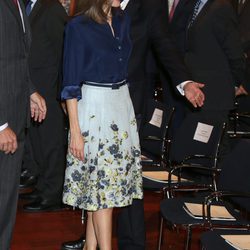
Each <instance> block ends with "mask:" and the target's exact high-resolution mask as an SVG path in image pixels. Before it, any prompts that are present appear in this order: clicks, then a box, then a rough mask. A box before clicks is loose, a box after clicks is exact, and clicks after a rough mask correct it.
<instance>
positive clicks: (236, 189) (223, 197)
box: [158, 140, 250, 250]
mask: <svg viewBox="0 0 250 250" xmlns="http://www.w3.org/2000/svg"><path fill="white" fill-rule="evenodd" d="M249 152H250V141H247V140H240V142H239V143H238V144H237V145H236V146H235V148H234V149H233V150H232V152H231V153H230V154H229V155H228V156H227V157H226V158H225V159H224V160H223V162H222V163H221V164H222V165H221V169H222V170H221V173H220V176H219V180H218V189H219V190H222V191H215V192H212V193H211V194H210V195H209V196H207V197H205V198H204V197H202V196H200V197H199V196H198V197H192V198H187V197H184V198H170V199H164V200H163V201H162V202H161V205H160V211H161V215H162V218H163V219H164V221H166V223H168V224H169V225H171V226H173V227H178V226H179V227H182V228H185V229H186V230H187V238H186V244H185V249H186V250H187V249H189V248H190V243H191V237H192V229H193V228H194V227H203V228H213V227H219V228H224V227H230V226H231V227H235V228H244V229H249V225H250V222H249V220H247V219H245V218H243V217H242V214H241V212H240V210H238V207H235V204H237V206H240V207H241V208H244V210H245V211H246V212H249V211H250V182H249V174H250V168H249V156H248V155H249ZM213 171H214V169H211V172H213ZM229 198H230V199H229ZM187 203H192V204H202V209H201V212H202V215H201V218H199V219H198V218H196V217H195V216H191V215H190V213H188V212H187ZM212 204H213V206H214V205H217V206H218V205H219V206H221V207H222V208H223V209H224V207H225V208H226V209H227V211H229V213H230V214H231V215H232V216H233V217H234V218H233V220H229V219H225V220H221V219H218V218H217V219H216V218H213V217H212V216H211V205H212ZM236 208H237V209H236ZM213 209H214V208H213ZM158 246H159V247H158V249H161V237H160V238H159V245H158Z"/></svg>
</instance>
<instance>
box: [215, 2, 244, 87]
mask: <svg viewBox="0 0 250 250" xmlns="http://www.w3.org/2000/svg"><path fill="white" fill-rule="evenodd" d="M216 16H217V18H215V19H214V22H213V29H214V33H215V36H216V38H217V39H218V41H219V44H220V45H221V46H222V47H223V50H224V52H225V53H226V55H227V58H228V61H229V65H230V69H231V72H232V75H233V78H234V82H235V86H239V85H240V84H243V83H244V70H245V60H244V55H243V51H242V45H241V41H240V34H239V32H238V26H237V25H238V23H237V17H236V14H235V12H234V10H233V8H232V6H231V5H230V4H225V5H223V6H222V8H220V9H218V11H217V15H216Z"/></svg>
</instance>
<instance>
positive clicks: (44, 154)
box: [20, 0, 67, 212]
mask: <svg viewBox="0 0 250 250" xmlns="http://www.w3.org/2000/svg"><path fill="white" fill-rule="evenodd" d="M29 5H31V6H29ZM26 11H27V12H28V14H29V21H30V25H31V33H32V43H31V50H30V56H29V68H30V76H31V80H32V82H33V84H34V85H35V86H36V88H37V89H38V90H39V92H40V93H41V94H42V95H43V96H44V98H45V100H46V103H47V108H48V112H47V119H46V120H45V121H44V122H43V123H41V124H39V125H37V124H35V123H32V124H31V126H30V128H29V129H28V138H29V140H30V142H31V143H30V144H31V147H32V151H33V157H34V160H35V162H36V165H33V166H32V167H33V168H35V166H37V169H32V168H31V169H28V171H29V172H30V173H31V174H32V173H34V174H37V184H36V187H35V190H34V191H33V192H32V193H28V194H22V195H21V196H20V197H21V198H35V199H34V200H33V201H32V202H31V203H28V204H25V205H24V210H25V211H28V212H35V211H47V210H53V209H58V208H60V205H61V195H62V187H63V179H64V170H65V153H66V152H65V144H66V140H65V139H66V134H65V132H66V131H65V126H64V114H63V111H62V108H61V106H60V103H59V101H58V100H57V93H58V81H59V80H60V69H61V59H62V47H63V33H64V25H65V23H66V20H67V14H66V12H65V10H64V8H63V7H62V5H61V3H60V2H59V1H58V0H32V1H29V2H28V3H27V6H26ZM29 12H30V13H29ZM28 166H29V165H28Z"/></svg>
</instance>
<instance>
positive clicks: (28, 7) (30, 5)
mask: <svg viewBox="0 0 250 250" xmlns="http://www.w3.org/2000/svg"><path fill="white" fill-rule="evenodd" d="M32 4H33V2H32V1H31V0H29V1H28V3H27V5H26V8H25V10H26V14H27V16H29V15H30V13H31V11H32Z"/></svg>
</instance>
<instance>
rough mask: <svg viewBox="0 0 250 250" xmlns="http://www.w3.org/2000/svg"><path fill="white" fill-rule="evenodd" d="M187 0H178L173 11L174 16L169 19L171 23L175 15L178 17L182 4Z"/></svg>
mask: <svg viewBox="0 0 250 250" xmlns="http://www.w3.org/2000/svg"><path fill="white" fill-rule="evenodd" d="M188 1H189V0H180V1H179V3H178V5H177V6H176V9H175V11H174V16H173V18H172V20H171V23H172V22H174V21H175V19H176V18H177V17H179V12H180V10H181V9H183V6H184V5H186V4H187V2H188Z"/></svg>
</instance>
